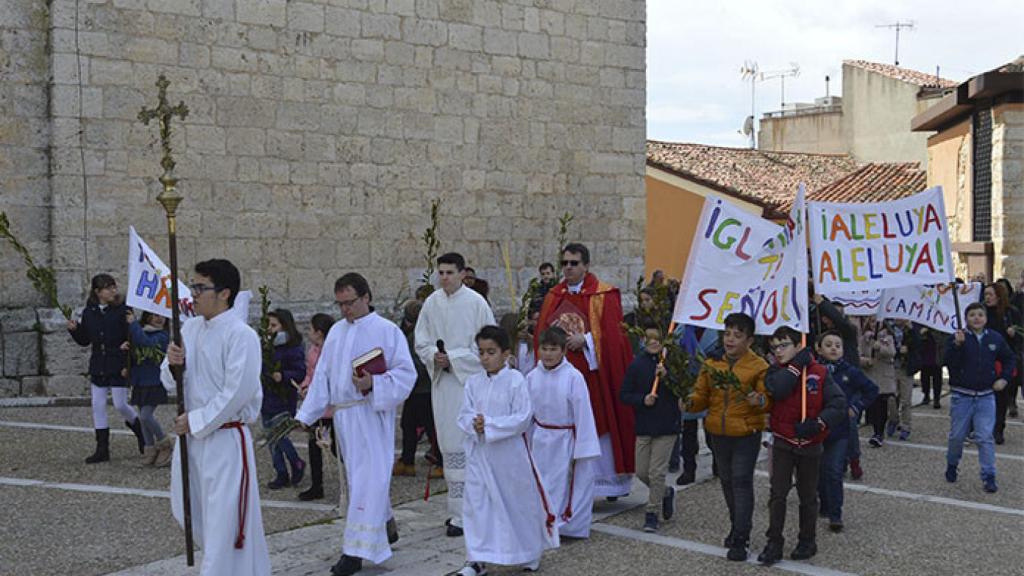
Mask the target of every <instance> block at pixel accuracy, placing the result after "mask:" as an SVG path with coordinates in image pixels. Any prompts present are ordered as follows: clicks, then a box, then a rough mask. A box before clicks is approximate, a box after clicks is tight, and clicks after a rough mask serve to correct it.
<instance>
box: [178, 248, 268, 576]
mask: <svg viewBox="0 0 1024 576" xmlns="http://www.w3.org/2000/svg"><path fill="white" fill-rule="evenodd" d="M240 284H241V276H240V275H239V273H238V269H237V268H235V266H234V265H233V264H232V263H231V262H229V261H227V260H207V261H205V262H200V263H199V264H196V266H195V278H194V279H193V280H192V283H191V288H192V302H193V306H194V308H195V312H196V317H195V318H190V319H188V320H186V321H185V323H184V324H183V325H182V327H181V340H182V346H180V347H179V346H176V345H175V344H171V345H170V346H168V347H167V357H166V358H165V359H164V362H163V365H162V366H161V374H160V378H161V380H162V382H163V384H164V387H166V388H167V389H168V390H174V388H175V382H174V377H173V375H172V374H171V367H172V366H173V367H176V368H177V367H180V368H181V369H183V370H184V393H185V410H186V411H185V413H184V414H181V415H180V416H178V417H176V418H175V419H174V432H175V433H176V434H178V435H179V436H186V435H187V437H188V462H189V487H190V491H191V494H190V497H191V500H192V505H191V508H192V527H193V530H194V533H195V536H196V540H197V541H198V542H199V545H200V547H201V548H202V551H203V561H202V564H201V565H200V573H201V574H203V575H204V576H269V574H270V556H269V554H268V552H267V542H266V538H265V536H264V533H263V517H262V515H261V514H260V493H259V489H258V488H257V487H258V486H259V482H258V481H257V480H256V454H255V453H254V451H253V446H252V433H251V432H250V431H249V427H248V423H249V422H252V421H254V420H256V419H257V418H259V415H260V404H261V403H262V400H263V391H262V389H261V387H260V365H261V360H260V342H259V337H258V336H257V335H256V332H255V331H254V330H253V329H252V328H250V327H249V326H248V325H247V324H246V323H245V322H244V321H243V320H242V319H241V318H240V317H239V316H238V315H236V314H234V313H232V312H230V308H231V307H232V305H233V304H234V301H235V296H236V295H237V294H238V288H239V285H240ZM179 448H180V444H178V443H176V444H175V449H174V458H173V465H172V468H171V510H172V512H173V513H174V517H175V518H176V519H177V520H178V522H179V523H181V522H183V520H182V519H183V517H184V506H183V505H182V504H183V503H182V498H181V488H182V479H181V453H180V451H179Z"/></svg>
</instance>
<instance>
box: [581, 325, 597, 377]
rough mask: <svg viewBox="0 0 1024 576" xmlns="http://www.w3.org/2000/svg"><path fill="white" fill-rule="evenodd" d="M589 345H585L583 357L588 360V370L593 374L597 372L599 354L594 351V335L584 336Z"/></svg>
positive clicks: (588, 333) (587, 334)
mask: <svg viewBox="0 0 1024 576" xmlns="http://www.w3.org/2000/svg"><path fill="white" fill-rule="evenodd" d="M583 338H584V339H586V341H587V343H586V344H584V345H583V357H584V358H586V359H587V368H590V371H591V372H593V371H594V370H597V352H596V351H595V350H594V335H593V334H591V333H590V332H587V333H586V334H584V335H583Z"/></svg>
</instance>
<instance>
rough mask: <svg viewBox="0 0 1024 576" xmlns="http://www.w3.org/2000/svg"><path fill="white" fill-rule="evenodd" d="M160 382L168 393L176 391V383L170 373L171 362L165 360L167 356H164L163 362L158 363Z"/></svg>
mask: <svg viewBox="0 0 1024 576" xmlns="http://www.w3.org/2000/svg"><path fill="white" fill-rule="evenodd" d="M160 383H161V384H163V386H164V389H165V390H167V391H168V392H170V393H175V392H177V391H178V384H177V382H175V381H174V375H173V374H171V364H170V362H168V361H167V356H164V360H163V362H161V363H160Z"/></svg>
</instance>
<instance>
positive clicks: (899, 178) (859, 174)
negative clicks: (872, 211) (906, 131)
mask: <svg viewBox="0 0 1024 576" xmlns="http://www.w3.org/2000/svg"><path fill="white" fill-rule="evenodd" d="M927 186H928V174H927V173H926V172H925V171H924V170H922V169H921V166H920V165H919V164H918V163H917V162H872V163H870V164H865V165H864V166H862V167H861V168H860V169H858V170H857V171H856V172H852V173H850V174H847V175H846V176H843V177H842V178H840V179H838V180H836V181H835V182H832V183H831V184H829V185H828V186H825V187H824V188H819V189H816V190H814V191H813V192H810V193H808V195H807V199H808V200H817V201H821V202H885V201H888V200H899V199H900V198H906V197H907V196H912V195H914V194H917V193H918V192H920V191H922V190H924V189H925V187H927Z"/></svg>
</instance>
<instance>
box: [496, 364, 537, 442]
mask: <svg viewBox="0 0 1024 576" xmlns="http://www.w3.org/2000/svg"><path fill="white" fill-rule="evenodd" d="M517 374H518V373H517ZM520 378H521V377H520ZM509 403H510V405H511V406H510V407H509V413H508V414H505V415H502V416H484V442H497V441H499V440H505V439H507V438H514V437H516V436H518V435H520V434H522V433H523V432H526V431H527V430H528V429H529V428H530V424H532V423H533V408H532V405H531V403H530V391H529V390H528V389H527V388H526V382H525V381H523V380H521V379H520V381H519V383H518V384H512V387H511V389H510V390H509Z"/></svg>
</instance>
